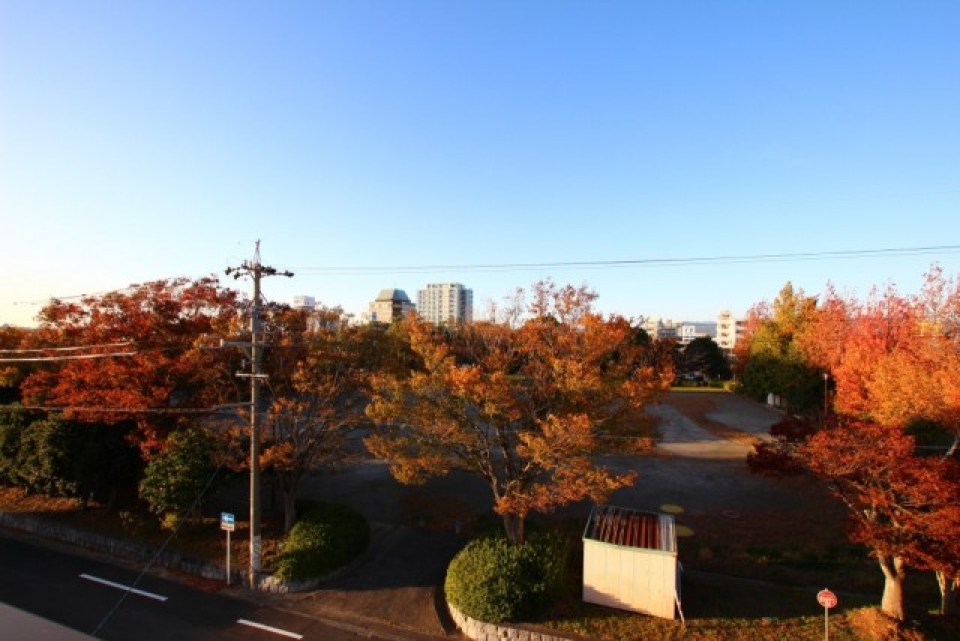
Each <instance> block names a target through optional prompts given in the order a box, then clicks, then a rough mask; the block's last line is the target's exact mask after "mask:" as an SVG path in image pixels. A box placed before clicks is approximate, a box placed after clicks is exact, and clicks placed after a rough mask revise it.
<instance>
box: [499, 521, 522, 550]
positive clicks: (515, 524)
mask: <svg viewBox="0 0 960 641" xmlns="http://www.w3.org/2000/svg"><path fill="white" fill-rule="evenodd" d="M503 527H504V529H505V530H506V531H507V540H509V541H510V544H511V545H523V541H524V537H525V533H524V518H523V517H522V516H520V515H519V514H504V515H503Z"/></svg>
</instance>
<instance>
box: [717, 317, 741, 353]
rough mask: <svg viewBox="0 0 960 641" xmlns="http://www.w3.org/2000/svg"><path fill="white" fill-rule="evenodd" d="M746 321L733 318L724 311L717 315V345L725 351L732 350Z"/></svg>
mask: <svg viewBox="0 0 960 641" xmlns="http://www.w3.org/2000/svg"><path fill="white" fill-rule="evenodd" d="M745 325H746V321H744V320H743V319H738V318H735V317H734V315H733V314H731V313H730V312H729V311H727V310H724V311H722V312H720V313H719V314H717V339H716V340H717V344H718V345H719V346H720V349H722V350H725V351H731V350H733V348H734V346H735V345H736V344H737V341H738V340H739V339H740V337H741V336H743V330H744V327H745Z"/></svg>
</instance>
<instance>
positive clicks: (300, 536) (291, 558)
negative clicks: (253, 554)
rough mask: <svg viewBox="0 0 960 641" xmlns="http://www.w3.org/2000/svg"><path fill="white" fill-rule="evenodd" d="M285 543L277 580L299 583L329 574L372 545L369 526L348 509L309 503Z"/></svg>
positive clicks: (275, 572) (301, 509)
mask: <svg viewBox="0 0 960 641" xmlns="http://www.w3.org/2000/svg"><path fill="white" fill-rule="evenodd" d="M297 511H298V513H299V514H300V519H299V520H298V521H297V523H296V524H295V525H294V526H293V527H292V528H291V529H290V533H289V534H288V535H287V538H286V540H285V541H284V542H283V551H282V552H281V553H280V556H279V558H278V560H277V565H276V569H275V571H274V576H276V577H277V578H278V579H281V580H283V581H299V580H303V579H311V578H316V577H321V576H323V575H325V574H329V573H330V572H331V571H333V570H335V569H337V568H339V567H342V566H344V565H346V564H347V563H349V562H350V561H352V560H353V559H354V558H356V557H357V556H359V555H360V554H362V553H363V552H364V551H365V550H366V549H367V545H368V544H369V542H370V526H369V525H368V524H367V521H366V519H365V518H363V516H362V515H361V514H360V513H359V512H357V511H355V510H353V509H351V508H349V507H347V506H345V505H333V504H329V503H308V504H304V505H302V506H300V507H299V508H298V510H297Z"/></svg>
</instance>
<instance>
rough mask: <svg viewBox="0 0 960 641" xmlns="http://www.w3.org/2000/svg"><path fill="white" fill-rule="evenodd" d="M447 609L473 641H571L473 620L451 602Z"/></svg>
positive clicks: (545, 633)
mask: <svg viewBox="0 0 960 641" xmlns="http://www.w3.org/2000/svg"><path fill="white" fill-rule="evenodd" d="M447 607H448V608H450V615H451V616H452V617H453V621H454V623H456V624H457V627H458V628H460V631H461V632H463V634H464V635H465V636H467V637H468V638H470V639H473V641H504V640H509V641H570V638H569V637H558V636H557V635H556V634H554V633H550V632H540V631H537V630H532V629H527V628H525V627H522V628H515V627H509V626H507V625H505V624H496V623H484V622H483V621H477V620H476V619H471V618H470V617H468V616H467V615H465V614H463V613H462V612H460V610H458V609H457V608H455V607H454V606H453V605H451V604H450V603H449V602H448V603H447Z"/></svg>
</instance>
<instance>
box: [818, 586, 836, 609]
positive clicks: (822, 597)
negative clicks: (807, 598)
mask: <svg viewBox="0 0 960 641" xmlns="http://www.w3.org/2000/svg"><path fill="white" fill-rule="evenodd" d="M817 603H819V604H820V605H822V606H823V607H825V608H827V609H828V610H829V609H830V608H832V607H835V606H836V605H837V595H836V594H834V593H833V592H831V591H830V590H827V589H823V590H820V591H819V592H817Z"/></svg>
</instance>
